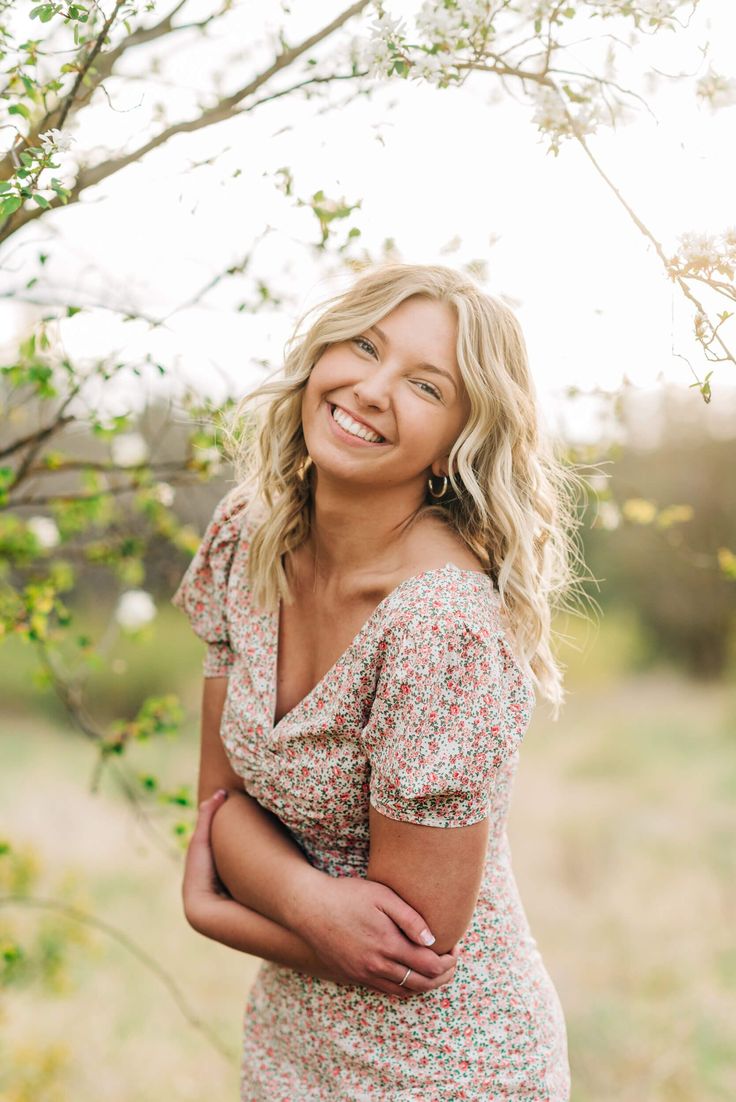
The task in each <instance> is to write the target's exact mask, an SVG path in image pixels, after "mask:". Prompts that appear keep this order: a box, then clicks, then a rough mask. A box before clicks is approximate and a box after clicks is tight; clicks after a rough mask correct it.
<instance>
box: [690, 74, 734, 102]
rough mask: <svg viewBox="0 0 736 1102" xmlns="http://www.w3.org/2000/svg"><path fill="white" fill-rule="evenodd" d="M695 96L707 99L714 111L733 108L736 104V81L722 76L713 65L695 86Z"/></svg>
mask: <svg viewBox="0 0 736 1102" xmlns="http://www.w3.org/2000/svg"><path fill="white" fill-rule="evenodd" d="M695 94H696V95H698V96H700V98H701V99H707V100H708V102H709V103H710V105H711V107H713V108H714V109H718V108H720V107H731V106H733V104H734V103H736V80H734V78H733V77H723V76H721V75H720V74H719V73H717V72H716V71H715V69H714V68H713V66H712V65H711V66H710V68H709V69H708V72H707V73H706V74H705V76H702V77H701V78H700V80H699V81H698V82H697V84H696V85H695Z"/></svg>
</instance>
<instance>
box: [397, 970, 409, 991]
mask: <svg viewBox="0 0 736 1102" xmlns="http://www.w3.org/2000/svg"><path fill="white" fill-rule="evenodd" d="M410 972H411V968H407V970H406V975H405V976H404V978H403V980H402V981H401V983H400V984H399V987H403V986H404V984H405V983H406V981H407V980H408V979H409V973H410Z"/></svg>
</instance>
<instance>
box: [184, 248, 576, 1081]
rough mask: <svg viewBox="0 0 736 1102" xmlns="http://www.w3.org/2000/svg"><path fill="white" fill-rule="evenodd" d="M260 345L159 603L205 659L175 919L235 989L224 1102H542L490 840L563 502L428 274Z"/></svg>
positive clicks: (546, 1058)
mask: <svg viewBox="0 0 736 1102" xmlns="http://www.w3.org/2000/svg"><path fill="white" fill-rule="evenodd" d="M290 343H291V344H292V345H293V346H292V348H291V351H289V353H288V355H287V358H286V362H285V369H284V373H283V377H281V378H279V379H272V380H271V381H269V382H267V383H266V384H264V385H263V386H261V387H260V388H259V389H258V390H256V391H255V392H253V393H251V394H250V395H248V396H247V397H246V398H245V399H244V401H243V403H242V404H241V407H240V409H239V411H238V412H239V413H246V412H247V411H248V406H249V405H250V403H251V402H254V403H257V416H256V418H255V424H253V423H251V427H250V428H249V430H248V431H247V432H244V433H241V436H240V442H239V443H238V444H237V449H238V450H236V451H235V452H234V458H235V460H236V471H237V474H238V484H237V486H236V488H235V490H234V491H233V492H231V493H230V494H228V495H227V496H226V497H225V498H223V500H222V501H220V503H219V504H218V506H217V508H216V510H215V514H214V516H213V518H212V520H211V522H210V524H209V526H208V528H207V531H206V533H205V536H204V538H203V541H202V544H201V546H200V548H199V550H198V552H197V554H196V556H195V557H194V559H193V561H192V563H191V565H190V567H189V569H188V570H187V572H186V574H185V576H184V578H183V579H182V582H181V585H180V587H179V589H178V591H177V593H176V594H175V596H174V598H173V601H174V604H176V605H178V606H179V607H181V608H182V609H184V610H185V611H186V612H187V614H188V615H189V617H190V619H191V621H192V625H193V628H194V630H195V632H197V633H198V634H199V635H200V636H201V637H202V638H203V639H205V640H206V641H207V644H208V647H207V654H206V658H205V666H204V677H205V680H204V690H203V701H202V743H201V759H200V774H199V801H201V807H200V814H199V819H198V823H197V827H196V830H195V832H194V835H193V837H192V840H191V843H190V847H189V851H188V855H187V862H186V871H185V876H184V885H183V897H184V909H185V914H186V916H187V919H188V921H189V923H190V924H191V925H192V926H193V927H194V929H195V930H197V931H199V932H200V933H202V934H204V935H205V936H206V937H210V938H213V939H215V940H217V941H220V942H222V943H223V944H225V945H229V946H232V947H233V948H235V949H238V950H240V951H242V952H246V953H249V954H252V955H255V956H257V957H261V958H262V959H263V964H262V965H261V967H260V970H259V972H258V974H257V977H256V979H255V982H254V984H253V987H252V989H251V991H250V994H249V998H248V1002H247V1007H246V1013H245V1023H244V1038H243V1060H242V1074H241V1100H243V1102H281V1100H283V1102H287V1100H288V1102H302V1100H304V1102H306V1100H310V1102H311V1100H314V1102H323V1100H326V1099H341V1100H343V1099H344V1100H351V1102H352V1100H356V1102H357V1100H364V1099H390V1100H399V1099H400V1100H409V1099H411V1100H416V1102H420V1100H421V1102H433V1100H435V1099H437V1100H443V1102H449V1100H452V1102H456V1100H460V1099H468V1100H470V1099H473V1100H475V1099H478V1100H479V1099H484V1100H489V1099H501V1098H503V1099H515V1100H517V1102H532V1100H534V1102H542V1100H544V1102H563V1100H566V1099H568V1098H569V1091H570V1081H569V1065H568V1056H567V1040H566V1029H565V1021H564V1017H563V1013H562V1008H561V1006H560V1002H559V999H558V997H557V993H556V991H555V988H554V986H553V984H552V981H551V979H550V977H549V975H548V973H547V971H546V969H545V967H544V964H543V962H542V959H541V957H540V954H539V951H538V949H537V947H536V942H535V941H534V938H533V937H532V935H531V932H530V930H529V926H528V923H527V920H526V916H525V913H524V910H523V907H522V904H521V901H520V899H519V896H518V892H517V888H516V883H515V880H514V876H513V872H512V869H511V864H510V854H509V848H508V839H507V835H506V817H507V811H508V804H509V798H510V790H511V784H512V780H513V776H514V772H515V770H516V766H517V762H518V755H519V746H520V743H521V740H522V738H523V736H524V733H525V731H526V729H527V726H528V724H529V720H530V717H531V713H532V709H533V704H534V686H535V685H536V687H537V688H538V689H539V691H540V692H541V693H542V694H543V695H544V696H545V697H546V698H547V699H548V700H550V701H551V702H552V705H553V711H554V715H555V717H556V715H557V713H558V711H559V706H560V703H561V700H562V688H561V675H560V670H559V668H558V666H557V664H556V662H555V659H554V657H553V655H552V651H551V647H550V634H551V629H550V619H551V611H552V610H551V604H552V601H553V599H555V598H556V597H559V594H560V593H562V592H563V591H565V590H567V589H569V588H570V586H571V584H572V583H573V582H574V581H575V578H574V576H573V571H572V568H571V565H570V564H571V562H572V561H573V559H574V558H576V557H575V556H573V555H572V554H571V550H572V537H571V533H572V529H573V528H574V526H575V524H576V523H578V522H576V521H575V520H574V509H573V504H572V496H571V495H570V494H569V493H568V490H569V489H570V488H571V487H572V486H573V485H574V484H575V481H576V478H577V476H574V475H572V474H571V473H570V472H569V471H567V470H565V469H564V468H563V467H562V465H561V464H560V463H559V462H558V461H557V460H556V459H555V458H554V457H553V454H552V450H551V448H550V447H549V445H548V444H547V443H545V440H544V438H543V437H542V436H541V433H540V426H539V424H538V412H537V406H536V401H535V394H534V388H533V383H532V380H531V378H530V375H529V369H528V364H527V357H526V350H525V344H524V339H523V336H522V333H521V331H520V328H519V324H518V321H517V320H516V318H515V316H514V315H513V313H512V312H511V310H510V309H509V308H508V307H507V306H506V305H505V304H504V303H503V302H502V301H501V300H499V299H497V298H495V297H493V296H490V295H488V294H486V293H484V292H483V291H482V290H481V289H480V288H479V287H478V286H477V285H476V284H475V283H474V282H473V281H472V280H470V279H469V278H468V277H467V276H465V275H462V274H460V273H459V272H457V271H454V270H453V269H450V268H447V267H443V266H424V265H410V264H394V263H392V264H385V265H381V266H378V267H376V268H374V269H371V270H369V271H367V272H366V273H364V274H363V275H362V276H361V277H360V278H358V279H357V280H356V281H355V283H354V285H353V286H352V287H351V288H350V289H349V290H348V291H346V292H345V293H343V294H341V295H337V296H335V297H334V298H332V299H330V300H329V301H328V303H327V304H325V305H324V308H323V310H322V312H321V314H320V316H319V317H318V318H317V320H316V321H315V322H314V323H313V324H312V325H311V326H310V327H309V328H308V330H307V331H306V333H305V334H304V335H303V336H299V335H298V330H297V332H295V335H294V336H293V337H292V339H291V342H290ZM238 423H239V422H238ZM232 439H233V440H235V441H236V442H237V439H238V438H237V437H236V436H235V435H233V437H232ZM576 561H579V560H578V559H576ZM218 789H219V790H220V792H219V794H218V793H217V792H216V790H218ZM225 797H227V798H225Z"/></svg>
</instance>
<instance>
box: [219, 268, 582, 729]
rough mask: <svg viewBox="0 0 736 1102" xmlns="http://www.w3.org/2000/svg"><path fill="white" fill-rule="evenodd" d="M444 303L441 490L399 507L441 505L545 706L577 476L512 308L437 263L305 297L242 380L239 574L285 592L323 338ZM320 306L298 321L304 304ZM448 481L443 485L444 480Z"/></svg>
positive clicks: (237, 449)
mask: <svg viewBox="0 0 736 1102" xmlns="http://www.w3.org/2000/svg"><path fill="white" fill-rule="evenodd" d="M412 295H421V296H424V297H426V298H429V299H434V300H436V301H438V302H444V303H448V304H449V305H450V306H451V307H452V308H453V309H454V313H455V316H456V318H457V324H458V334H457V346H456V354H457V361H458V365H459V367H460V372H461V375H462V379H463V382H464V384H465V387H466V390H467V394H468V397H469V399H470V406H471V413H470V416H469V418H468V421H467V424H466V425H465V427H464V428H463V430H462V431H461V433H460V435H459V436H458V438H457V440H456V441H455V443H454V445H453V447H452V450H451V452H450V457H449V472H448V474H449V482H450V486H451V488H452V492H451V493H450V492H448V493H447V494H446V495H445V497H443V499H442V501H441V502H437V501H433V500H432V499H431V498H430V497H429V491H428V490H427V495H426V499H425V501H424V503H423V504H422V505H421V506H420V507H419V509H418V510H417V511H416V512H415V513H414V514H412V516H411V517H410V518H409V523H410V524H413V523H416V521H417V520H419V519H420V518H421V517H425V516H428V515H431V514H434V515H437V516H440V517H441V518H442V519H443V520H444V521H445V522H446V523H447V524H449V525H450V526H451V527H452V528H454V530H455V531H456V532H457V533H458V535H459V536H461V537H462V539H463V540H464V541H465V543H466V544H467V546H468V547H469V548H470V549H471V550H472V551H473V552H474V553H475V554H476V555H477V556H478V558H479V559H480V560H481V561H482V562H483V564H484V567H485V569H486V572H487V574H488V575H489V576H490V577H491V578H492V579H493V582H494V585H495V586H496V588H497V590H498V593H499V595H500V599H501V603H502V606H503V608H504V609H505V611H506V613H507V616H506V619H507V623H509V624H510V625H511V631H512V633H513V636H514V642H515V644H516V654H517V657H518V658H519V660H520V662H521V663H522V665H523V666H524V667H525V670H526V672H527V674H528V675H529V676H530V677H531V680H532V682H533V683H534V684H535V685H536V686H537V688H538V689H539V691H540V693H541V695H542V696H543V697H545V698H546V699H547V700H549V701H550V702H551V704H552V718H554V719H557V718H558V715H559V711H560V707H561V705H562V702H563V698H564V689H563V685H562V670H563V669H564V668H565V667H563V666H562V665H561V664H560V663H559V662H558V660H557V659H556V658H555V656H554V654H553V651H552V645H551V643H552V639H551V637H552V634H553V632H552V614H553V612H555V611H556V610H558V609H560V610H561V609H563V608H564V609H565V610H566V611H572V612H575V610H574V609H572V608H570V607H569V606H568V605H566V604H563V601H564V599H565V598H566V597H567V596H568V595H569V594H570V593H572V591H573V590H574V589H575V587H576V585H577V584H578V582H579V577H578V575H577V574H576V570H575V567H576V566H582V565H583V561H582V555H581V553H580V549H579V547H578V542H577V528H578V527H579V525H580V523H581V521H580V520H579V519H578V516H577V491H578V490H579V489H583V493H584V484H583V480H582V479H581V478H580V477H579V476H578V475H577V473H576V472H575V470H574V469H573V467H572V466H571V465H566V464H564V463H563V462H562V460H561V459H559V458H558V457H557V456H556V455H555V449H554V447H553V443H552V441H551V439H550V437H549V436H548V435H547V434H546V433H544V432H543V431H542V426H541V424H540V416H539V411H538V404H537V398H536V392H535V388H534V384H533V381H532V378H531V374H530V371H529V363H528V357H527V350H526V344H525V341H524V337H523V334H522V331H521V327H520V324H519V321H518V320H517V318H516V316H515V314H514V313H513V311H512V310H511V308H510V307H509V306H508V305H507V304H506V303H505V302H504V301H503V300H502V299H501V298H500V297H497V296H494V295H491V294H489V293H487V292H486V291H484V290H483V289H482V288H481V287H480V286H479V285H478V284H477V283H476V282H475V281H474V280H473V279H472V278H470V277H469V276H467V275H465V274H463V273H461V272H459V271H456V270H455V269H453V268H449V267H445V266H444V265H424V264H404V263H396V262H390V263H382V264H378V265H374V266H372V267H370V268H369V269H368V270H366V271H364V272H363V273H362V274H360V275H359V276H358V277H357V279H356V280H355V281H354V282H353V284H352V286H351V287H349V289H348V290H346V291H344V292H342V293H340V294H337V295H334V296H333V297H331V298H329V299H327V300H326V301H324V302H322V303H321V304H320V305H319V306H317V307H313V308H311V309H310V310H307V311H306V312H305V313H304V314H303V315H302V316H301V317H300V318H299V319H298V321H297V323H296V325H295V328H294V330H293V333H292V336H291V337H290V338H289V340H288V341H287V344H286V351H287V354H286V358H285V361H284V364H283V371H279V372H278V373H275V375H274V376H271V377H269V379H268V380H267V381H266V382H265V383H263V384H262V385H260V386H259V387H257V388H256V389H255V390H253V391H251V392H249V393H248V394H246V395H245V397H244V398H242V399H241V400H240V401H239V402H238V403H237V405H236V407H235V410H234V416H233V418H232V421H231V422H230V423H226V425H225V429H224V440H223V443H224V450H225V452H226V454H227V455H228V457H229V458H230V459H231V461H232V463H233V465H234V469H235V476H236V486H235V487H234V489H233V490H232V491H231V495H228V498H229V500H230V501H231V502H232V503H235V502H240V503H241V504H242V505H243V506H244V507H245V510H246V512H247V513H248V514H249V515H251V516H253V517H255V518H256V520H257V522H258V523H257V527H256V528H255V530H254V531H253V534H252V536H251V543H250V552H249V566H248V571H249V581H250V584H251V590H252V594H253V599H254V602H255V604H256V605H258V606H260V607H264V606H265V607H269V608H273V607H276V606H277V603H278V600H279V599H280V598H283V599H284V600H286V601H287V602H290V601H291V599H292V595H291V592H290V588H289V584H288V579H287V575H286V572H285V570H284V566H283V563H282V555H283V554H284V553H285V552H287V551H292V550H294V549H296V548H297V547H299V545H300V544H302V543H303V542H304V540H305V539H306V538H307V537H308V535H309V529H310V507H309V506H310V499H311V493H312V478H311V477H310V470H311V468H312V467H313V464H312V461H311V459H310V457H309V455H308V453H307V449H306V443H305V440H304V435H303V432H302V420H301V403H302V394H303V391H304V388H305V386H306V384H307V380H308V379H309V375H310V373H311V371H312V367H313V366H314V364H315V363H316V361H317V360H318V359H319V357H320V356H321V354H322V353H323V352H324V350H325V349H326V348H327V347H328V346H329V345H331V344H334V343H336V342H338V341H345V340H349V339H351V338H353V337H356V336H358V335H360V334H361V333H362V332H364V331H365V330H366V329H367V328H369V327H370V326H371V325H373V324H375V323H380V322H381V320H382V319H383V318H384V317H385V315H387V314H388V313H390V311H391V310H393V309H394V308H395V307H396V306H398V305H399V304H400V303H401V302H403V301H404V300H405V299H407V298H409V297H410V296H412ZM313 310H319V311H320V313H319V316H318V317H317V318H316V320H314V321H313V322H312V323H311V325H309V327H308V328H307V329H306V331H305V332H303V333H301V332H300V328H301V326H302V325H303V324H304V323H306V320H307V318H308V317H309V314H310V313H311V312H312V311H313ZM448 491H449V487H448Z"/></svg>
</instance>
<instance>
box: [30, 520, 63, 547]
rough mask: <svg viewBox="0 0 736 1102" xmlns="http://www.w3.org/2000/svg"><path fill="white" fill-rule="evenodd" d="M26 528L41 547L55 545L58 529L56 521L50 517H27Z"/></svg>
mask: <svg viewBox="0 0 736 1102" xmlns="http://www.w3.org/2000/svg"><path fill="white" fill-rule="evenodd" d="M28 528H29V529H30V531H31V532H32V533H33V535H34V536H35V537H36V539H37V540H38V542H39V543H40V545H41V547H45V548H49V547H56V545H57V544H58V543H59V539H60V536H59V529H58V528H57V526H56V521H55V520H52V519H51V517H42V516H37V517H29V519H28Z"/></svg>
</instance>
